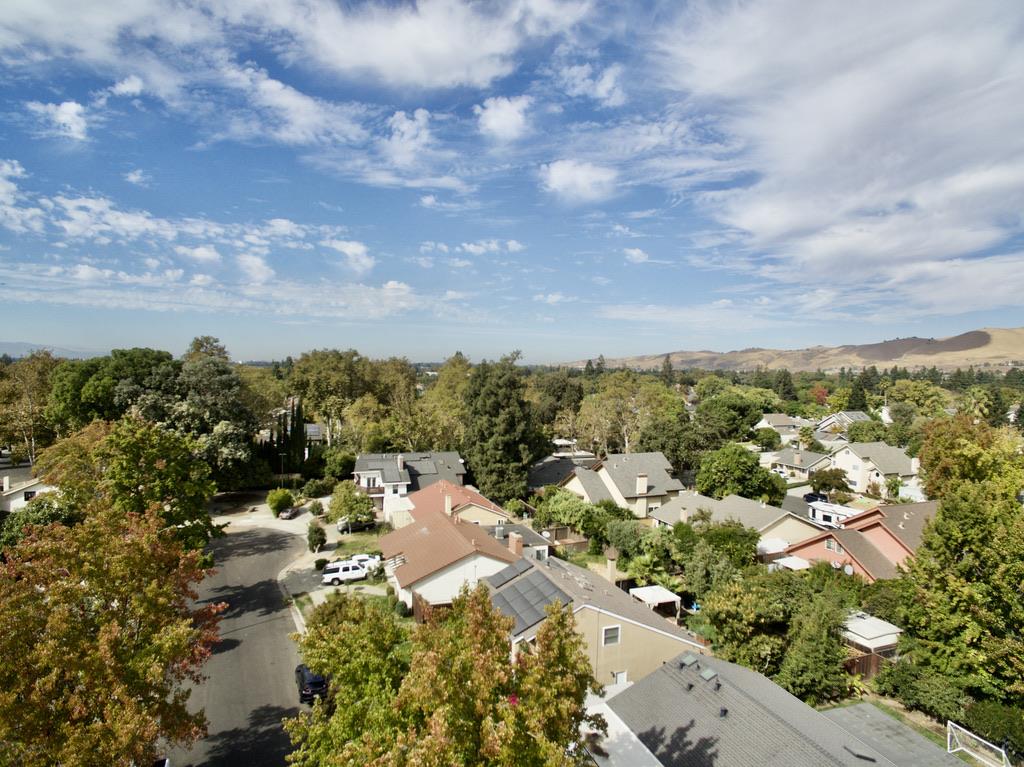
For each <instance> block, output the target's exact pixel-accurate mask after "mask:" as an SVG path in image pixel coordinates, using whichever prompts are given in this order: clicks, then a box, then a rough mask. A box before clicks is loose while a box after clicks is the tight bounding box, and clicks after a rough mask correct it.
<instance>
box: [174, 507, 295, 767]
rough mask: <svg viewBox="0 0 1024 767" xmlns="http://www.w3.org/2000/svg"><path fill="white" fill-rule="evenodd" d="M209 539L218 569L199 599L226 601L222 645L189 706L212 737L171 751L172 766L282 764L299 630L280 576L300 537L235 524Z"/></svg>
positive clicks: (276, 766)
mask: <svg viewBox="0 0 1024 767" xmlns="http://www.w3.org/2000/svg"><path fill="white" fill-rule="evenodd" d="M227 533H228V534H227V535H226V536H225V537H224V538H221V539H218V540H216V541H214V543H213V551H214V557H215V566H216V568H217V572H216V573H214V575H212V576H211V577H209V578H207V579H206V580H205V581H204V582H203V583H202V584H201V587H200V593H199V599H200V601H202V602H227V603H228V609H227V610H226V611H225V612H224V613H222V620H221V630H220V633H221V642H220V644H219V645H217V647H215V648H214V651H213V655H212V656H211V657H210V659H209V661H208V662H207V664H206V669H205V672H206V675H207V677H208V678H207V680H206V681H205V682H204V683H203V684H201V685H199V686H196V687H194V688H193V692H192V697H191V701H190V707H191V708H192V709H193V710H195V709H197V708H204V709H205V710H206V718H207V719H208V720H209V723H210V726H209V735H208V736H207V737H206V738H205V739H204V740H201V741H199V742H198V743H196V744H195V745H194V746H193V747H192V748H191V749H189V750H185V749H180V748H179V749H174V750H172V751H171V753H170V754H169V756H170V758H171V764H173V765H174V767H233V766H234V765H238V766H239V767H242V766H243V765H244V767H282V765H284V764H285V754H287V753H288V751H289V740H288V735H287V734H286V733H285V732H284V729H283V728H282V726H281V719H282V718H283V717H286V716H294V715H295V714H297V713H298V711H299V703H298V695H297V693H296V690H295V666H296V664H297V663H298V662H299V657H298V654H297V652H296V648H295V644H294V643H293V642H292V641H291V639H289V638H288V635H289V634H290V633H292V632H294V631H296V627H295V623H294V621H293V619H292V615H291V611H290V609H289V607H288V606H287V605H286V604H285V602H284V598H283V596H282V595H281V590H280V589H279V588H278V585H277V574H278V573H279V572H280V571H281V569H282V568H284V567H285V565H287V564H288V562H290V561H291V560H293V559H295V557H297V556H298V555H299V554H301V553H302V551H303V550H304V548H305V541H304V540H303V539H302V538H301V537H299V536H295V535H288V534H287V533H282V532H279V531H277V530H271V529H267V528H255V527H254V528H248V529H244V528H243V529H239V530H237V531H234V532H232V531H231V528H230V527H229V528H228V531H227Z"/></svg>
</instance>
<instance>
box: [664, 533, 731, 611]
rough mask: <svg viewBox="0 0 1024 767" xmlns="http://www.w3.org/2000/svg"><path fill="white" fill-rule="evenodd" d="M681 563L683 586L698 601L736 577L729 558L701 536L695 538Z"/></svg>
mask: <svg viewBox="0 0 1024 767" xmlns="http://www.w3.org/2000/svg"><path fill="white" fill-rule="evenodd" d="M677 539H678V536H677ZM681 564H682V566H683V587H684V588H685V589H686V591H687V592H689V593H690V594H692V595H693V597H694V599H695V600H696V601H698V602H702V601H703V600H704V597H705V596H706V595H707V594H708V593H710V592H712V591H716V590H718V589H721V588H723V587H724V586H725V585H726V584H728V583H731V582H733V581H735V580H737V578H738V573H737V572H736V568H735V567H734V566H733V565H732V563H731V562H730V561H729V558H728V557H726V556H725V555H723V554H722V553H721V552H719V551H716V550H715V549H714V548H713V547H712V546H711V544H710V543H708V541H706V540H704V539H703V538H698V539H697V542H696V544H695V545H694V547H693V549H692V550H691V551H690V553H689V554H687V555H685V556H684V557H683V558H682V560H681Z"/></svg>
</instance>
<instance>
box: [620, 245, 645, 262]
mask: <svg viewBox="0 0 1024 767" xmlns="http://www.w3.org/2000/svg"><path fill="white" fill-rule="evenodd" d="M622 252H623V253H625V254H626V260H627V261H629V263H631V264H643V263H646V262H648V261H650V260H651V257H650V256H648V255H647V253H645V252H644V251H642V250H641V249H640V248H623V249H622Z"/></svg>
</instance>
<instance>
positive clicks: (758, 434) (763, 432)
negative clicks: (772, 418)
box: [754, 426, 782, 452]
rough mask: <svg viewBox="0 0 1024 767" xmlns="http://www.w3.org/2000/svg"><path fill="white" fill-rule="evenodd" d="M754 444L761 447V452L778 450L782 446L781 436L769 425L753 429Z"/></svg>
mask: <svg viewBox="0 0 1024 767" xmlns="http://www.w3.org/2000/svg"><path fill="white" fill-rule="evenodd" d="M754 444H755V445H757V446H758V447H759V448H761V450H762V452H768V451H769V450H778V449H779V448H780V447H781V446H782V437H780V436H779V433H778V432H777V431H775V429H773V428H771V427H770V426H765V427H762V428H760V429H755V430H754Z"/></svg>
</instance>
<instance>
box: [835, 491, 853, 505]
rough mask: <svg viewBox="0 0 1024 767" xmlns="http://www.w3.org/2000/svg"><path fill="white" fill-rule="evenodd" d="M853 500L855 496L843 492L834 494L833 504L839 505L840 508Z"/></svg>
mask: <svg viewBox="0 0 1024 767" xmlns="http://www.w3.org/2000/svg"><path fill="white" fill-rule="evenodd" d="M852 500H853V496H852V495H850V494H849V493H844V492H843V491H842V490H840V491H838V492H836V493H833V494H832V503H838V504H839V505H840V506H842V505H844V504H847V503H849V502H850V501H852Z"/></svg>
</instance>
